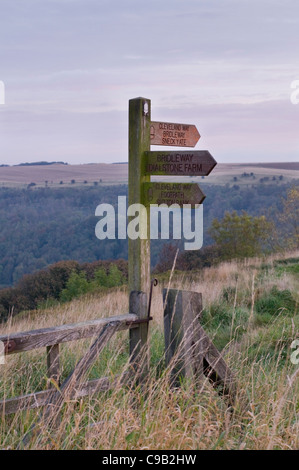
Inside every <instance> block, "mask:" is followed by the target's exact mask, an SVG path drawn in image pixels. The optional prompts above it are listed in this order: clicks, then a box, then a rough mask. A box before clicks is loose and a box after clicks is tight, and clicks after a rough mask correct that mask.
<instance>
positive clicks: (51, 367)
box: [47, 344, 60, 388]
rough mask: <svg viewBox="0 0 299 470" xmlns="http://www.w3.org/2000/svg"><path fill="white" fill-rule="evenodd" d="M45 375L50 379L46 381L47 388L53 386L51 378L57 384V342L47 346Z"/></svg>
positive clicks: (58, 377)
mask: <svg viewBox="0 0 299 470" xmlns="http://www.w3.org/2000/svg"><path fill="white" fill-rule="evenodd" d="M47 377H48V379H50V380H49V381H48V388H54V384H53V382H52V380H54V381H55V382H56V384H57V385H59V379H60V370H59V344H54V345H53V346H47Z"/></svg>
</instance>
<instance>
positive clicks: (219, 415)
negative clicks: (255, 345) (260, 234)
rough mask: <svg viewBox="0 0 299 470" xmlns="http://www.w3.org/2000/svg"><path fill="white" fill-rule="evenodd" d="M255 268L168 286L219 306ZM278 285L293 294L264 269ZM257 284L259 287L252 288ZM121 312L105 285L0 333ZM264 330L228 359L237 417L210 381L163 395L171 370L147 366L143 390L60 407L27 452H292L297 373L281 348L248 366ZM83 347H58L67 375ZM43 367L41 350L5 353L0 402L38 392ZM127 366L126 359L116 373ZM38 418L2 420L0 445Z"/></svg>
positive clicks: (122, 301) (290, 280)
mask: <svg viewBox="0 0 299 470" xmlns="http://www.w3.org/2000/svg"><path fill="white" fill-rule="evenodd" d="M296 255H297V254H295V255H294V254H291V255H288V256H286V257H290V256H296ZM274 259H276V258H274V257H273V259H271V260H270V262H272V261H273V260H274ZM261 262H262V261H261V260H260V259H257V260H248V261H246V262H245V263H243V264H242V263H239V262H231V263H224V264H222V265H219V266H218V267H216V268H208V269H204V270H202V272H201V273H195V275H194V277H191V278H190V276H186V275H183V276H180V277H176V275H175V274H174V273H172V275H173V277H172V281H171V287H173V288H180V289H186V290H194V291H198V292H202V293H203V301H204V304H205V305H210V304H212V303H213V302H219V301H221V298H222V297H221V296H222V292H223V289H224V288H227V287H235V286H236V279H238V290H239V291H240V292H242V290H243V289H247V290H249V291H250V288H251V284H252V275H253V272H254V270H253V268H254V269H257V270H258V268H259V266H260V264H261ZM270 262H269V260H267V263H269V264H270ZM252 267H253V268H252ZM278 283H279V288H284V287H286V288H289V289H291V290H292V291H293V289H295V291H296V286H297V285H298V284H297V280H296V279H295V278H294V276H290V275H288V274H285V275H283V276H282V277H281V278H280V279H279V280H277V279H276V278H275V279H274V277H273V275H272V273H271V272H269V273H268V275H267V276H266V277H265V279H264V280H263V287H264V288H265V289H266V290H270V289H271V287H272V286H273V285H278ZM161 287H163V285H160V288H159V287H158V288H155V289H154V294H153V303H152V315H153V316H154V321H153V322H152V325H151V327H150V330H151V332H154V331H155V330H159V331H161V328H162V325H163V305H162V295H161ZM165 287H167V282H165ZM254 288H255V289H256V288H257V286H256V284H255V285H254ZM295 291H293V292H295ZM127 311H128V295H127V292H126V291H125V289H112V290H110V291H109V292H107V293H106V294H103V293H101V294H99V295H93V296H86V297H83V298H81V299H77V300H74V301H72V302H70V303H68V304H64V305H60V306H58V307H55V308H49V309H46V310H44V311H39V312H36V313H31V314H30V315H29V316H27V317H26V316H25V315H24V316H21V317H19V318H18V317H15V318H13V319H11V321H10V322H9V323H8V324H6V325H3V326H1V330H0V331H1V333H0V334H7V333H9V332H12V331H26V330H30V329H37V328H45V327H50V326H55V325H61V324H67V323H77V322H81V321H86V320H91V319H94V318H99V317H107V316H114V315H118V314H123V313H125V312H127ZM277 321H278V320H277ZM261 331H264V332H265V335H266V334H267V328H261V330H253V331H250V334H248V342H246V339H247V338H246V337H245V340H244V341H243V344H242V347H241V348H240V349H239V350H235V351H234V354H228V355H227V357H226V359H227V361H228V363H229V365H230V367H231V368H232V369H233V370H234V371H235V373H236V374H237V377H238V389H239V394H238V398H237V403H236V411H235V413H234V415H231V414H230V413H229V412H228V411H227V407H226V406H225V404H224V402H223V400H222V399H221V398H220V397H218V395H217V394H216V392H215V391H214V390H213V389H212V388H211V387H210V385H209V384H208V383H205V384H204V386H203V387H201V390H200V391H201V393H200V394H199V393H198V392H197V391H196V390H194V387H192V384H189V383H188V382H187V383H186V384H184V385H183V386H182V387H181V388H178V389H170V387H169V370H166V371H164V372H163V373H162V375H161V374H159V373H157V370H156V369H155V368H153V369H152V370H151V373H150V374H149V376H148V380H147V382H146V383H145V384H144V386H143V388H142V390H141V389H138V388H137V389H135V388H132V387H128V388H124V387H122V386H120V384H119V386H116V387H115V389H114V391H112V392H109V393H108V392H107V393H102V394H99V395H96V396H95V397H89V398H85V399H82V400H80V401H79V402H78V403H74V402H70V403H67V405H66V407H65V410H64V414H63V416H62V421H61V424H60V425H59V427H58V429H45V428H42V427H41V429H40V433H39V435H38V438H34V439H33V440H32V442H31V448H37V449H41V448H42V449H45V448H49V449H61V448H65V449H101V448H102V449H142V448H144V449H212V448H217V449H220V448H221V449H230V448H234V449H247V448H248V449H266V448H269V449H272V448H278V449H298V448H299V440H298V436H299V416H298V396H299V390H298V372H296V368H295V367H294V366H291V365H290V362H285V365H284V367H283V368H281V367H279V357H280V356H279V354H280V353H281V354H282V353H283V344H281V351H280V352H279V351H278V355H277V360H276V361H271V360H270V359H271V358H270V357H269V358H268V359H269V361H268V364H265V362H264V361H263V360H261V358H260V356H259V354H258V350H257V353H256V358H255V359H254V358H253V359H252V360H250V361H248V357H249V354H250V350H251V347H252V346H251V344H252V342H254V341H255V339H256V341H259V335H260V334H261ZM127 334H128V333H127V332H123V333H119V334H117V335H116V336H115V337H114V338H113V339H112V340H111V342H110V345H109V351H108V353H107V354H106V359H107V357H108V360H107V363H106V370H104V371H102V372H103V375H107V376H110V377H113V376H114V375H113V368H114V364H115V363H117V361H118V360H119V358H120V357H121V356H122V355H124V357H126V356H125V355H126V352H127ZM90 342H91V341H89V340H82V341H76V342H72V343H67V344H66V345H62V347H61V350H62V358H61V362H62V364H63V368H64V369H66V370H70V369H71V367H72V366H73V365H74V364H75V363H76V362H77V361H78V360H79V359H80V358H81V357H82V355H83V354H84V352H85V351H86V349H87V348H88V346H89V344H90ZM45 364H46V357H45V351H44V350H37V351H30V352H27V353H22V354H16V355H12V356H9V357H7V364H6V365H5V367H4V369H3V368H2V369H1V370H0V374H1V375H0V381H1V397H2V398H3V397H10V396H13V395H16V394H17V395H18V394H19V392H20V390H21V391H22V393H24V394H25V393H30V392H32V391H35V390H41V389H43V388H45V385H46V379H45V373H46V366H45ZM297 367H298V366H297ZM127 368H128V362H127V359H125V361H124V363H123V365H122V370H123V371H126V370H127ZM244 395H245V396H246V397H247V399H248V403H249V406H248V408H247V409H246V410H245V411H244V409H243V408H242V406H241V405H242V403H241V400H242V399H243V397H244ZM238 400H239V401H238ZM36 416H37V410H32V411H28V412H20V413H16V414H15V415H12V416H7V417H4V416H3V417H2V420H1V422H0V441H1V447H2V448H15V447H16V445H17V444H18V443H19V442H20V439H21V437H22V435H24V434H25V432H26V430H27V429H28V427H29V425H30V424H31V423H32V422H34V420H36Z"/></svg>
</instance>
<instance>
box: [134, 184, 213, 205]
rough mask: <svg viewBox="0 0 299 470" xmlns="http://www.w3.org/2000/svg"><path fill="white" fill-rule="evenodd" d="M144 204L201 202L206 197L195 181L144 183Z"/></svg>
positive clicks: (192, 203)
mask: <svg viewBox="0 0 299 470" xmlns="http://www.w3.org/2000/svg"><path fill="white" fill-rule="evenodd" d="M143 192H144V205H145V206H146V207H148V206H150V205H151V204H158V205H160V204H166V205H167V206H171V205H172V204H178V205H179V206H180V207H183V206H184V204H191V205H195V204H201V203H202V202H203V200H204V199H205V197H206V196H205V195H204V193H203V192H202V191H201V189H200V187H199V186H198V184H194V183H143Z"/></svg>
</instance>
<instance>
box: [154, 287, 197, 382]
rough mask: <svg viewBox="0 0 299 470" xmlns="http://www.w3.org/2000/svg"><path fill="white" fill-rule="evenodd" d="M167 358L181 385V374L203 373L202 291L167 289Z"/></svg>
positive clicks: (174, 375)
mask: <svg viewBox="0 0 299 470" xmlns="http://www.w3.org/2000/svg"><path fill="white" fill-rule="evenodd" d="M163 304H164V331H165V360H166V365H167V366H170V367H171V375H172V381H173V383H174V384H179V382H180V376H182V377H190V378H191V377H194V376H197V377H199V376H201V375H202V361H203V357H202V352H201V350H200V348H199V345H200V339H201V338H200V330H199V328H198V326H199V319H200V316H201V312H202V296H201V294H200V293H198V292H189V291H183V290H177V289H163Z"/></svg>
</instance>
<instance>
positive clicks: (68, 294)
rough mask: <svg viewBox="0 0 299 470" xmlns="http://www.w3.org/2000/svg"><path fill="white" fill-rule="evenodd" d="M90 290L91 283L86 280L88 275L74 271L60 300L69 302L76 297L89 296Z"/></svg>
mask: <svg viewBox="0 0 299 470" xmlns="http://www.w3.org/2000/svg"><path fill="white" fill-rule="evenodd" d="M89 290H90V283H89V282H88V281H87V279H86V274H85V273H84V272H83V271H81V272H80V273H76V272H75V271H73V272H72V274H71V275H70V277H69V279H68V281H67V283H66V288H65V289H63V290H62V292H61V294H60V300H61V301H62V302H67V301H69V300H72V299H74V298H75V297H79V296H80V295H83V294H87V292H88V291H89Z"/></svg>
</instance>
